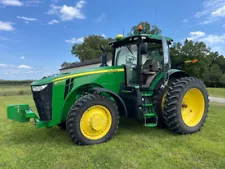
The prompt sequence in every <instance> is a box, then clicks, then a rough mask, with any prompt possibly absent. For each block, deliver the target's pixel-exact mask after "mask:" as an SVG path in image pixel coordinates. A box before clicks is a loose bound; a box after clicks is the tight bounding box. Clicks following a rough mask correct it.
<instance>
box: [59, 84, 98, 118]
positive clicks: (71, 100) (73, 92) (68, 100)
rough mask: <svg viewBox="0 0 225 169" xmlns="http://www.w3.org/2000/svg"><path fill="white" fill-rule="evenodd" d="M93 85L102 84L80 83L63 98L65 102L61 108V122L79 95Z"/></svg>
mask: <svg viewBox="0 0 225 169" xmlns="http://www.w3.org/2000/svg"><path fill="white" fill-rule="evenodd" d="M93 87H102V86H100V85H98V84H88V85H80V86H76V87H74V88H73V89H72V90H71V92H70V93H69V94H68V96H67V97H66V98H65V102H64V105H63V110H62V117H61V122H63V121H65V120H66V117H67V114H68V112H69V110H70V108H71V106H72V105H73V104H74V103H75V101H76V100H78V99H79V98H80V97H81V95H83V94H84V93H85V92H88V90H89V89H90V88H93Z"/></svg>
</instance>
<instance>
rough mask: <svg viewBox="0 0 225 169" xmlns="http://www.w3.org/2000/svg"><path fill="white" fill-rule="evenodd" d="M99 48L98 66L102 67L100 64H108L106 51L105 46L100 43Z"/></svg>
mask: <svg viewBox="0 0 225 169" xmlns="http://www.w3.org/2000/svg"><path fill="white" fill-rule="evenodd" d="M100 49H101V51H102V56H101V65H100V67H102V66H108V65H107V53H106V50H105V48H104V47H103V46H102V45H100Z"/></svg>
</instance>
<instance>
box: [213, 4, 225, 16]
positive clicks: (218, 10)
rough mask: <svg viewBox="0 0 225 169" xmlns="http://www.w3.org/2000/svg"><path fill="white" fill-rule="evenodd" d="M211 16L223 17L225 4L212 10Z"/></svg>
mask: <svg viewBox="0 0 225 169" xmlns="http://www.w3.org/2000/svg"><path fill="white" fill-rule="evenodd" d="M212 16H218V17H225V5H224V6H223V7H221V8H219V9H217V10H216V11H214V12H212Z"/></svg>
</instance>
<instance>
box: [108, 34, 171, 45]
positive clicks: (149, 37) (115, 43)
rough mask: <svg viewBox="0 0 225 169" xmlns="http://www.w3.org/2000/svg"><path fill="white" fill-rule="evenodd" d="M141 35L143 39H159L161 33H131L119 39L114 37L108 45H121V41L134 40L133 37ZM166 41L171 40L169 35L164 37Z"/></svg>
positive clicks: (169, 41)
mask: <svg viewBox="0 0 225 169" xmlns="http://www.w3.org/2000/svg"><path fill="white" fill-rule="evenodd" d="M139 37H142V38H143V39H145V40H144V41H151V40H152V41H154V40H155V41H161V40H162V37H163V36H161V35H154V34H136V35H131V36H126V37H122V38H120V39H116V40H114V41H113V42H111V43H110V46H111V45H112V46H114V45H115V46H117V45H122V44H123V43H125V44H126V43H129V42H134V41H135V39H137V38H139ZM164 38H165V39H166V40H167V41H168V43H171V42H173V39H172V38H170V37H164Z"/></svg>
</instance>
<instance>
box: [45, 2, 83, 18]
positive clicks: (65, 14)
mask: <svg viewBox="0 0 225 169" xmlns="http://www.w3.org/2000/svg"><path fill="white" fill-rule="evenodd" d="M85 3H86V2H85V1H84V0H80V1H79V2H78V3H77V4H76V5H75V6H67V5H63V6H57V5H55V4H52V5H51V6H50V7H51V9H50V10H49V11H48V12H47V14H49V15H57V16H59V17H60V19H61V20H62V21H69V20H73V19H85V16H84V14H83V12H82V8H83V7H84V5H85Z"/></svg>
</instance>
